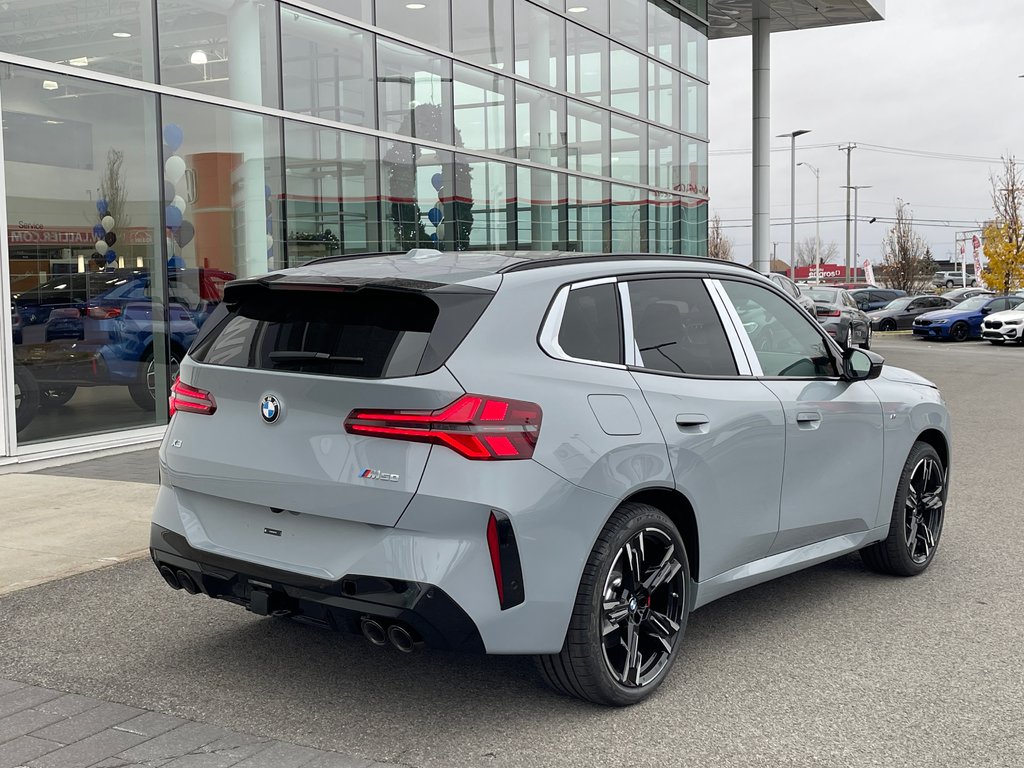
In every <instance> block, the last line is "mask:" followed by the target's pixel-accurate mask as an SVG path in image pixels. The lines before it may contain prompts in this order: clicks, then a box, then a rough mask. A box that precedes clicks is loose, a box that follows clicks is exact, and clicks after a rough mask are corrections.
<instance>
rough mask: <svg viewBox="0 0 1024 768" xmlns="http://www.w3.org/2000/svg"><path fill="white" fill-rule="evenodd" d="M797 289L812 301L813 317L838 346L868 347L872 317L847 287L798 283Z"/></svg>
mask: <svg viewBox="0 0 1024 768" xmlns="http://www.w3.org/2000/svg"><path fill="white" fill-rule="evenodd" d="M800 291H801V292H802V293H803V294H804V295H805V296H807V297H808V298H810V299H811V300H812V301H813V302H814V315H815V317H816V318H817V319H818V322H819V323H821V325H822V327H823V328H824V329H825V332H826V333H828V335H829V336H831V337H832V338H833V339H835V340H836V342H838V344H839V346H841V347H842V348H843V349H846V348H848V347H852V346H854V345H855V344H856V345H859V346H860V348H861V349H871V318H869V317H868V316H867V314H866V313H864V312H863V311H861V310H860V309H859V308H858V307H857V302H855V301H854V300H853V297H852V296H850V294H849V292H848V291H845V290H843V289H842V288H834V287H832V286H829V285H801V286H800Z"/></svg>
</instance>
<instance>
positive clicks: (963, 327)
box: [949, 320, 971, 341]
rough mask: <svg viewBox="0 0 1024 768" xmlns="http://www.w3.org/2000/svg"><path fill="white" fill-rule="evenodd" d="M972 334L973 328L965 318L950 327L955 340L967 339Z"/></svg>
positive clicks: (950, 334) (952, 337)
mask: <svg viewBox="0 0 1024 768" xmlns="http://www.w3.org/2000/svg"><path fill="white" fill-rule="evenodd" d="M970 335H971V329H970V328H969V327H968V326H967V323H965V322H964V321H963V320H961V321H959V322H956V323H953V327H952V328H950V329H949V337H950V338H951V339H952V340H953V341H967V338H968V337H969V336H970Z"/></svg>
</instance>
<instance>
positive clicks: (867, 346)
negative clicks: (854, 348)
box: [859, 326, 871, 349]
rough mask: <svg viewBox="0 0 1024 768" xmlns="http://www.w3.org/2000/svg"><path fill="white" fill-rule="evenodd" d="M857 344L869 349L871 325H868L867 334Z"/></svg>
mask: <svg viewBox="0 0 1024 768" xmlns="http://www.w3.org/2000/svg"><path fill="white" fill-rule="evenodd" d="M859 346H860V348H861V349H871V326H868V335H867V336H865V337H864V341H862V342H861V343H860V345H859Z"/></svg>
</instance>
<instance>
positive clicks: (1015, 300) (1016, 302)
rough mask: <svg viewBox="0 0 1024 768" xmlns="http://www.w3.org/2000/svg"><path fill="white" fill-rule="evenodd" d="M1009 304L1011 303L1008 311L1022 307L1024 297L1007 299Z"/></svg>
mask: <svg viewBox="0 0 1024 768" xmlns="http://www.w3.org/2000/svg"><path fill="white" fill-rule="evenodd" d="M1007 302H1009V304H1010V306H1009V307H1008V309H1016V308H1017V307H1018V306H1020V304H1021V302H1024V297H1021V296H1011V297H1010V298H1008V299H1007Z"/></svg>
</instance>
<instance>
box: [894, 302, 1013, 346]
mask: <svg viewBox="0 0 1024 768" xmlns="http://www.w3.org/2000/svg"><path fill="white" fill-rule="evenodd" d="M1022 303H1024V296H975V297H974V298H973V299H967V300H966V301H963V302H961V303H960V304H957V305H956V306H955V307H952V308H951V309H940V310H938V311H937V312H927V313H925V314H923V315H919V316H918V317H917V318H916V319H915V320H914V335H915V336H921V337H923V338H927V339H942V340H946V339H952V340H953V341H967V339H980V338H981V323H982V321H983V320H984V319H985V316H986V315H990V314H992V313H993V312H1004V311H1006V310H1008V309H1014V308H1016V307H1017V305H1019V304H1022Z"/></svg>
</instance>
